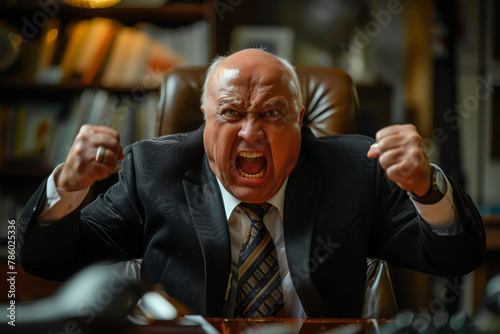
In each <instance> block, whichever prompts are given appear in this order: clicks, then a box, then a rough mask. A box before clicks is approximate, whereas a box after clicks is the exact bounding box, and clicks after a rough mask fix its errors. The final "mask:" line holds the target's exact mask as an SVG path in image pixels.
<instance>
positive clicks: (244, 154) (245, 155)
mask: <svg viewBox="0 0 500 334" xmlns="http://www.w3.org/2000/svg"><path fill="white" fill-rule="evenodd" d="M238 155H239V156H240V157H243V158H258V157H261V156H263V155H264V154H262V152H240V153H239V154H238Z"/></svg>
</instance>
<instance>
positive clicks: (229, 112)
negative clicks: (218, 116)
mask: <svg viewBox="0 0 500 334" xmlns="http://www.w3.org/2000/svg"><path fill="white" fill-rule="evenodd" d="M222 116H223V117H224V118H226V119H230V120H236V119H239V118H241V117H242V115H241V113H239V112H238V111H237V110H234V109H225V110H223V111H222Z"/></svg>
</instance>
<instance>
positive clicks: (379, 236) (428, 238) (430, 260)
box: [370, 167, 486, 276]
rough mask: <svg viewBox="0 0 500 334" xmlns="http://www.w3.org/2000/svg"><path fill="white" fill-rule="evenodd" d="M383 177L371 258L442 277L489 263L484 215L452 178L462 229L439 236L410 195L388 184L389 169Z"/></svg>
mask: <svg viewBox="0 0 500 334" xmlns="http://www.w3.org/2000/svg"><path fill="white" fill-rule="evenodd" d="M379 169H380V167H379ZM378 174H379V181H378V182H377V184H378V186H377V187H378V189H377V191H376V193H377V194H378V200H377V205H376V206H375V209H374V210H375V214H374V217H375V222H374V223H375V225H374V228H373V230H372V234H373V238H371V246H372V247H370V249H371V251H373V253H372V255H371V256H373V257H378V258H382V259H386V260H388V261H389V262H390V263H392V264H394V265H396V266H401V267H409V268H412V269H415V270H418V271H421V272H425V273H428V274H432V275H438V276H460V275H465V274H467V273H469V272H471V271H472V270H474V269H475V268H477V267H478V266H479V265H480V264H481V263H482V262H483V260H484V256H485V247H486V238H485V232H484V226H483V221H482V218H481V215H480V214H479V212H478V210H477V208H476V206H475V205H474V203H473V201H472V200H471V198H470V197H469V195H468V194H467V193H466V192H465V191H464V190H463V189H462V187H460V185H458V184H457V183H456V182H454V181H453V179H452V178H451V177H449V176H447V177H448V180H449V181H450V183H451V185H452V187H453V199H454V205H455V207H456V209H457V212H456V217H455V218H456V219H457V220H458V222H459V224H460V226H461V227H462V229H461V231H460V232H459V233H457V234H454V235H438V234H436V233H434V232H433V231H432V230H431V227H430V226H429V225H428V224H427V223H426V222H425V221H424V220H423V219H422V218H421V217H420V216H419V215H418V213H417V211H416V209H415V207H414V205H413V203H411V200H410V199H409V197H408V195H407V194H406V191H404V190H402V189H400V188H399V187H397V185H395V184H394V183H393V182H392V181H390V180H388V179H387V177H386V176H385V173H384V172H383V170H381V169H380V170H379V173H378Z"/></svg>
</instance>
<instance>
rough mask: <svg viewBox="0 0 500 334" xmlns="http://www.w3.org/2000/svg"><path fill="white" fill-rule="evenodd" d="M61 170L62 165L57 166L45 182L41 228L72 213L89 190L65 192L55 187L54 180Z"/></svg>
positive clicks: (40, 219)
mask: <svg viewBox="0 0 500 334" xmlns="http://www.w3.org/2000/svg"><path fill="white" fill-rule="evenodd" d="M61 170H62V164H60V165H59V166H57V167H56V168H55V169H54V171H53V172H52V174H50V176H49V179H48V180H47V189H46V200H45V204H44V206H43V210H42V213H41V214H40V216H39V224H40V225H41V226H46V225H49V224H50V223H51V222H54V221H57V220H60V219H61V218H63V217H65V216H66V215H68V214H69V213H71V212H73V211H74V210H75V209H76V208H78V206H79V205H80V204H82V202H83V200H84V199H85V196H87V193H88V192H89V188H86V189H82V190H77V191H67V190H64V189H61V188H57V187H56V182H55V178H56V177H58V176H59V173H60V172H61Z"/></svg>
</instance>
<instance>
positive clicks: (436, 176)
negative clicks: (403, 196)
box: [408, 165, 448, 204]
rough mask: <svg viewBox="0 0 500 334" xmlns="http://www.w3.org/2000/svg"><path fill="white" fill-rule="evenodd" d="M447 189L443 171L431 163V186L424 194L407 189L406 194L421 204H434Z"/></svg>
mask: <svg viewBox="0 0 500 334" xmlns="http://www.w3.org/2000/svg"><path fill="white" fill-rule="evenodd" d="M447 191H448V185H447V184H446V179H445V178H444V175H443V172H442V171H441V170H439V169H437V168H436V167H434V166H432V165H431V187H430V188H429V191H427V193H426V194H425V195H424V196H418V195H417V194H415V193H413V192H411V191H408V196H410V197H411V198H413V199H414V200H415V201H417V202H419V203H422V204H434V203H437V202H439V201H440V200H441V199H442V198H443V197H444V195H446V192H447Z"/></svg>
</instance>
